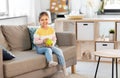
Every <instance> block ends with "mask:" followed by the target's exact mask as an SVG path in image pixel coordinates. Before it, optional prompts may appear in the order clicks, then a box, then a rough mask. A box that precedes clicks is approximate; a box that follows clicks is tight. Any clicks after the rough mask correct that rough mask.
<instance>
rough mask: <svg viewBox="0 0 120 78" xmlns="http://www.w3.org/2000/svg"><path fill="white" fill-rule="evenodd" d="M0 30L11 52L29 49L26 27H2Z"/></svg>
mask: <svg viewBox="0 0 120 78" xmlns="http://www.w3.org/2000/svg"><path fill="white" fill-rule="evenodd" d="M2 30H3V34H4V35H5V37H6V40H7V42H8V45H9V46H10V49H11V50H28V49H30V48H31V43H30V36H29V31H28V28H27V26H25V25H23V26H22V25H21V26H2Z"/></svg>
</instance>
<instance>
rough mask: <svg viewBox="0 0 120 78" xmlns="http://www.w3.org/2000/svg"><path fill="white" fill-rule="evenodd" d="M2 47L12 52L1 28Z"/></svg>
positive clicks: (0, 42)
mask: <svg viewBox="0 0 120 78" xmlns="http://www.w3.org/2000/svg"><path fill="white" fill-rule="evenodd" d="M0 45H1V46H3V47H5V48H6V49H8V50H10V48H9V46H8V43H7V41H6V39H5V37H4V35H3V33H2V29H1V26H0Z"/></svg>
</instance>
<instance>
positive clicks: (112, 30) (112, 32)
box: [109, 29, 115, 41]
mask: <svg viewBox="0 0 120 78" xmlns="http://www.w3.org/2000/svg"><path fill="white" fill-rule="evenodd" d="M114 33H115V30H114V29H110V30H109V40H110V41H114Z"/></svg>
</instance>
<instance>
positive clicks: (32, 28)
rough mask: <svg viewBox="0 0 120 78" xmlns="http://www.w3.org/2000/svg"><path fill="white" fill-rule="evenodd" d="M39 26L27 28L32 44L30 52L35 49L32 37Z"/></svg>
mask: <svg viewBox="0 0 120 78" xmlns="http://www.w3.org/2000/svg"><path fill="white" fill-rule="evenodd" d="M38 27H39V26H28V29H29V33H30V41H31V43H32V50H34V49H35V45H34V43H33V36H34V33H35V31H36V30H37V28H38Z"/></svg>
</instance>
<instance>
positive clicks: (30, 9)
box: [9, 0, 41, 24]
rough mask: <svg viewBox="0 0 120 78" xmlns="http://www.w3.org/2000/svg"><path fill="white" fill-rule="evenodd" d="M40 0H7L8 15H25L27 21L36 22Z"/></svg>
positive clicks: (39, 10)
mask: <svg viewBox="0 0 120 78" xmlns="http://www.w3.org/2000/svg"><path fill="white" fill-rule="evenodd" d="M40 1H41V0H9V14H10V16H17V15H27V16H28V23H31V22H33V23H35V24H37V18H38V15H39V13H40V12H41V6H40Z"/></svg>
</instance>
